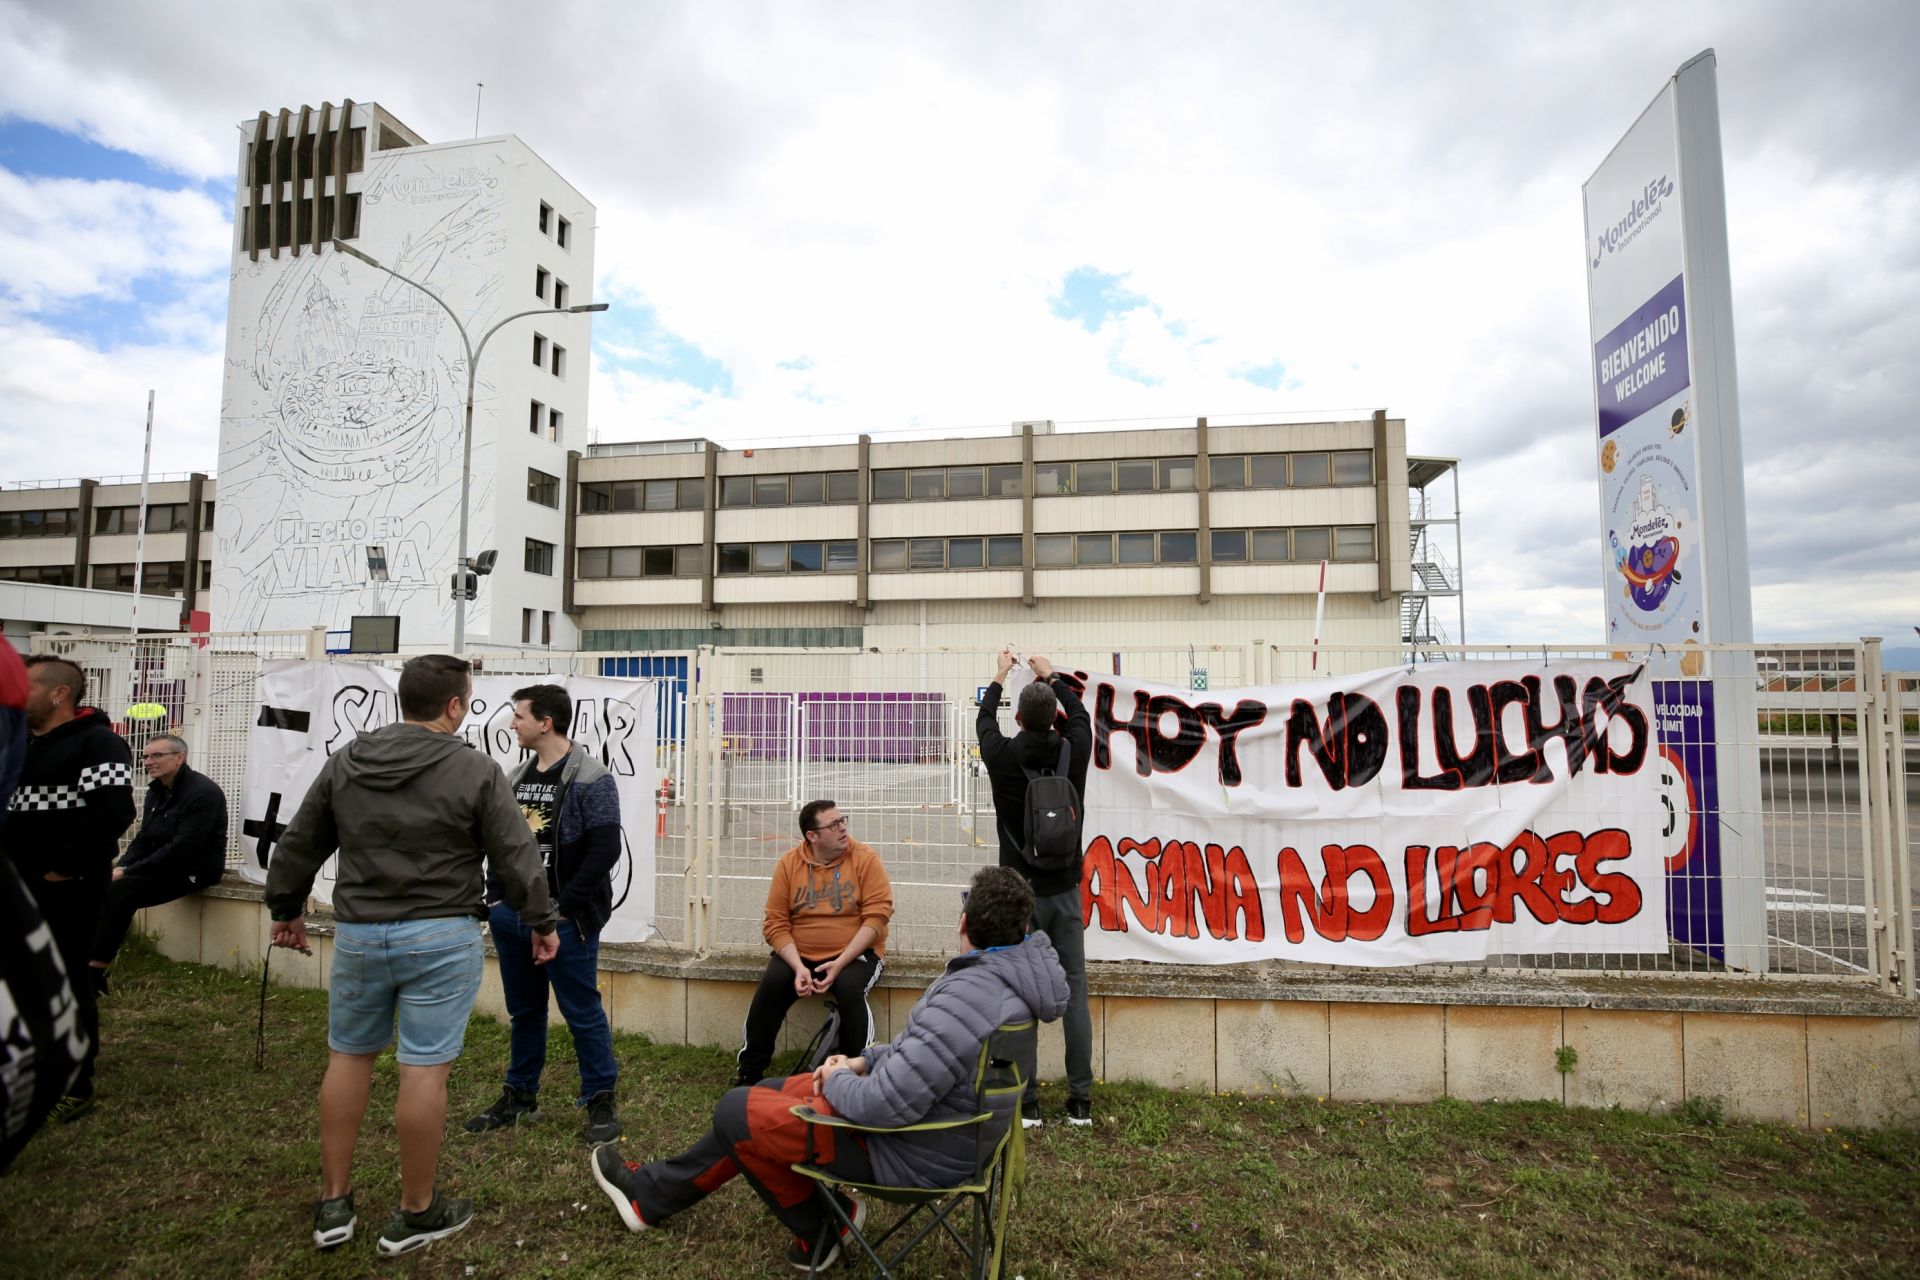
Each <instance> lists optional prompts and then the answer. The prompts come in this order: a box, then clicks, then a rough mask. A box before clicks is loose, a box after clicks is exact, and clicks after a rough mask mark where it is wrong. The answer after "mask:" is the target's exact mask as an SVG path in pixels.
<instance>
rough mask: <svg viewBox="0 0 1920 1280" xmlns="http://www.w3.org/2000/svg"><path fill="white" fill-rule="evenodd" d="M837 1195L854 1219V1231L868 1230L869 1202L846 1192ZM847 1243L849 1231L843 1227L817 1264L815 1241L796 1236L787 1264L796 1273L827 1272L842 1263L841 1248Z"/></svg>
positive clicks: (830, 1241)
mask: <svg viewBox="0 0 1920 1280" xmlns="http://www.w3.org/2000/svg"><path fill="white" fill-rule="evenodd" d="M836 1194H838V1195H839V1196H840V1200H841V1202H842V1207H843V1208H845V1209H846V1211H847V1216H848V1217H849V1218H852V1219H853V1227H854V1230H856V1231H864V1230H866V1228H867V1202H866V1201H865V1200H862V1199H861V1198H860V1197H859V1196H856V1195H851V1194H848V1193H845V1192H838V1193H836ZM846 1241H847V1229H846V1228H845V1227H842V1228H840V1230H839V1231H837V1232H835V1233H834V1238H833V1239H831V1240H829V1241H828V1242H827V1251H826V1253H824V1254H823V1255H821V1258H820V1260H819V1261H818V1262H815V1261H814V1260H813V1241H811V1240H802V1239H800V1238H799V1237H797V1236H796V1237H794V1241H793V1243H792V1244H790V1245H788V1246H787V1264H788V1265H789V1266H791V1267H793V1268H794V1269H795V1270H796V1271H825V1270H826V1269H827V1268H828V1267H830V1266H832V1265H833V1264H834V1263H836V1262H838V1261H840V1246H841V1245H842V1244H844V1243H846Z"/></svg>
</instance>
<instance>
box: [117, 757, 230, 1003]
mask: <svg viewBox="0 0 1920 1280" xmlns="http://www.w3.org/2000/svg"><path fill="white" fill-rule="evenodd" d="M140 764H141V767H142V768H144V769H145V770H146V771H147V778H148V780H149V781H148V782H147V800H146V810H145V812H144V814H143V815H142V817H141V819H140V834H138V835H136V836H135V837H134V838H133V842H132V843H131V844H129V845H128V846H127V851H126V852H125V853H124V854H122V855H121V856H120V865H118V866H116V867H115V868H114V869H113V880H112V882H111V883H109V884H108V885H107V902H106V905H105V906H103V907H102V908H101V909H100V923H99V926H98V927H97V928H96V929H95V930H94V934H93V959H92V961H91V964H92V969H91V973H92V977H93V985H94V987H95V989H96V990H99V991H101V992H105V991H106V989H107V970H108V969H109V968H110V967H112V965H113V958H114V957H115V956H117V955H119V954H120V944H121V943H122V942H125V941H126V939H127V929H128V927H129V926H130V925H132V923H133V913H134V912H136V911H138V910H139V909H140V908H142V907H157V906H159V905H160V904H162V903H164V902H172V901H174V900H175V899H176V898H184V897H186V896H187V895H188V894H191V893H198V892H200V891H201V890H202V889H205V888H207V887H208V886H209V885H215V884H218V883H220V877H221V876H222V875H224V874H225V873H226V869H227V796H226V793H225V792H223V791H222V790H220V784H219V783H217V782H215V781H214V780H213V779H212V778H209V777H208V776H207V775H206V774H204V773H198V772H195V771H194V770H193V769H191V768H189V767H188V765H187V743H186V739H184V738H182V737H180V736H179V735H178V734H173V733H163V734H160V735H158V736H156V737H154V738H150V739H149V740H148V741H147V745H146V746H145V747H143V748H141V750H140Z"/></svg>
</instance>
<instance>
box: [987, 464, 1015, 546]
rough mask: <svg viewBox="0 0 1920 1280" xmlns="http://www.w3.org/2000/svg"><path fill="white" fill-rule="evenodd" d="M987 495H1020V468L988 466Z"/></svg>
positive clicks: (992, 496)
mask: <svg viewBox="0 0 1920 1280" xmlns="http://www.w3.org/2000/svg"><path fill="white" fill-rule="evenodd" d="M987 496H988V497H989V498H1017V497H1019V496H1020V468H1019V467H1017V466H1013V467H988V468H987ZM989 558H991V557H989Z"/></svg>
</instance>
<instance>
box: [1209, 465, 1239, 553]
mask: <svg viewBox="0 0 1920 1280" xmlns="http://www.w3.org/2000/svg"><path fill="white" fill-rule="evenodd" d="M1207 487H1208V488H1209V489H1244V488H1246V487H1247V460H1246V459H1245V458H1243V457H1240V456H1239V455H1237V454H1236V455H1234V456H1232V457H1226V458H1208V459H1207ZM1216 558H1217V557H1216Z"/></svg>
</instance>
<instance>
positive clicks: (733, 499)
mask: <svg viewBox="0 0 1920 1280" xmlns="http://www.w3.org/2000/svg"><path fill="white" fill-rule="evenodd" d="M720 505H721V506H723V507H750V506H752V505H753V477H752V476H721V477H720Z"/></svg>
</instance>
